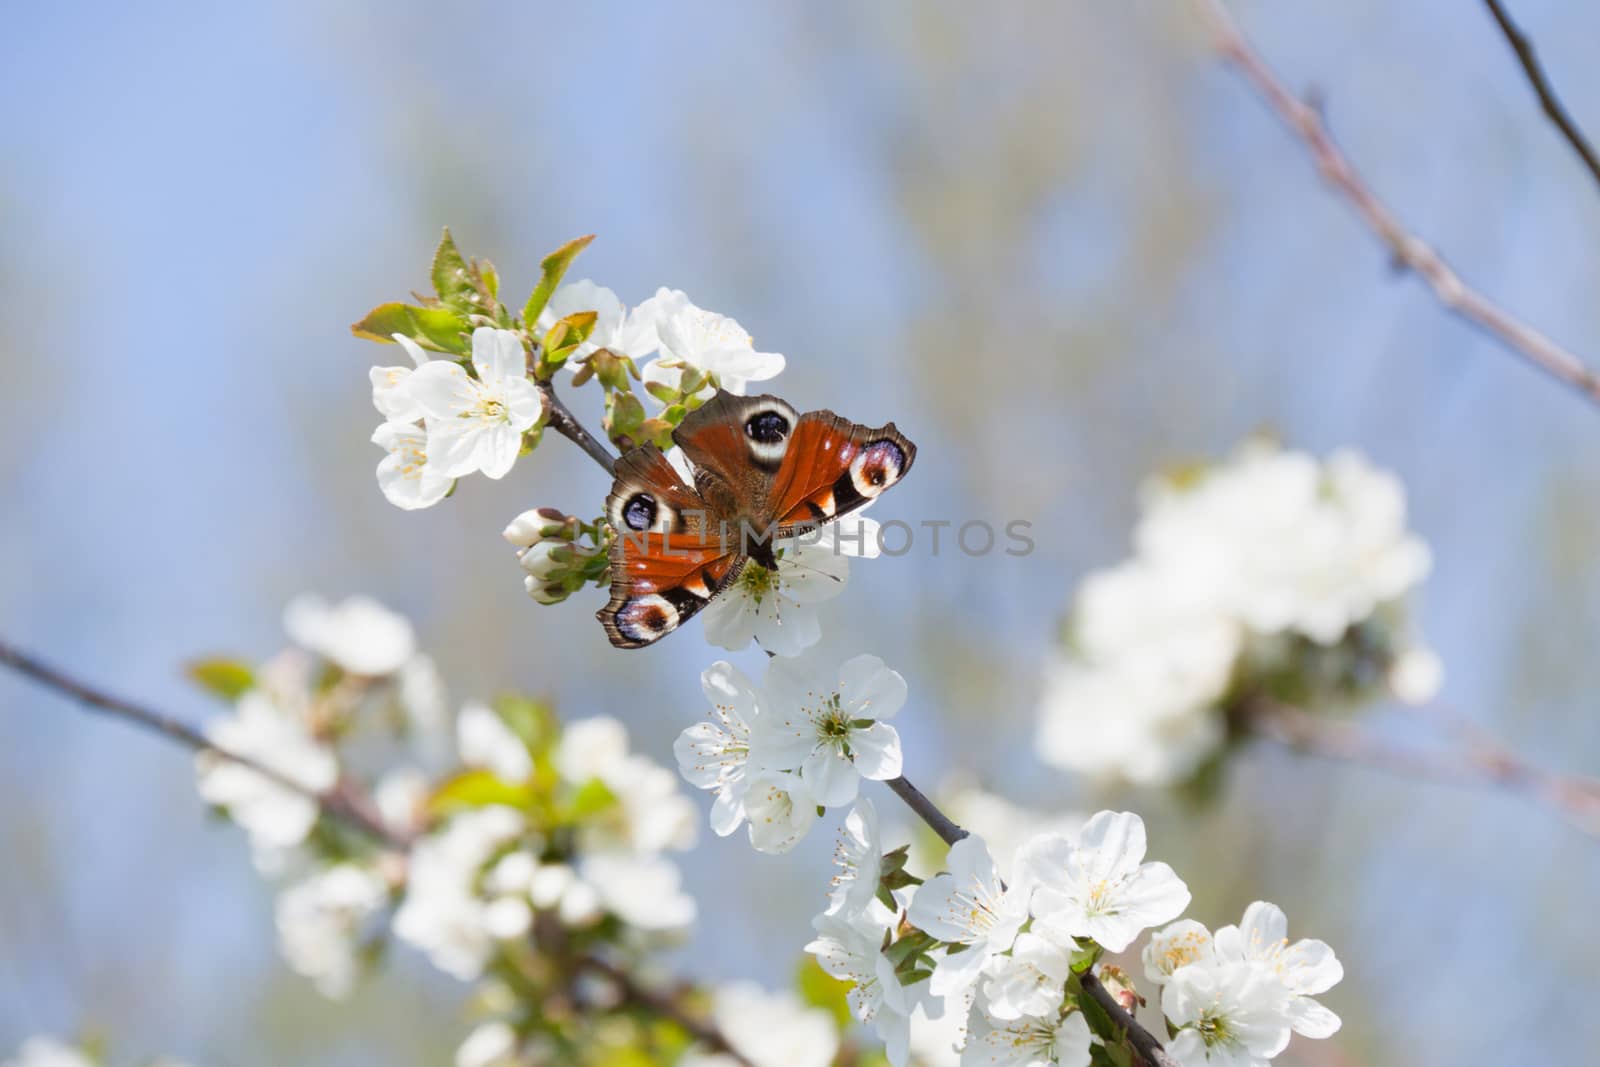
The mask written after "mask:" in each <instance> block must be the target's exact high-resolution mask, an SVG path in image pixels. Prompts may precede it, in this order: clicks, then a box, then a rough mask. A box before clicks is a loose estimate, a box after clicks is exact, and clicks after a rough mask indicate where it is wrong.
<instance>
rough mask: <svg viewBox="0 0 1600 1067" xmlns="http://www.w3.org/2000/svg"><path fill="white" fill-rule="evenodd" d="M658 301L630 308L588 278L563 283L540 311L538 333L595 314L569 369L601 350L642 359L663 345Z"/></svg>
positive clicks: (567, 363) (614, 294) (570, 361)
mask: <svg viewBox="0 0 1600 1067" xmlns="http://www.w3.org/2000/svg"><path fill="white" fill-rule="evenodd" d="M658 307H659V305H658V304H654V303H652V302H651V301H648V300H647V301H645V302H644V303H643V304H641V305H639V306H638V307H637V308H634V309H633V310H632V311H629V310H628V309H627V308H626V307H625V306H624V305H623V303H622V301H621V300H620V299H618V297H617V294H616V293H614V292H612V291H611V290H610V289H607V288H606V287H605V286H603V285H596V284H595V283H594V282H592V281H590V280H589V279H588V278H585V279H583V280H582V281H576V282H568V283H566V284H565V285H562V286H561V287H560V288H559V289H557V290H556V291H555V293H554V294H552V295H551V297H550V302H549V303H547V304H546V305H545V307H544V310H543V311H542V312H540V313H539V326H538V328H539V332H540V333H541V334H543V333H545V332H548V331H549V330H550V328H551V327H552V326H554V325H555V324H556V323H557V322H559V321H560V320H561V319H564V318H566V317H567V316H568V315H575V314H577V313H579V312H583V311H593V312H594V313H595V320H594V329H593V330H592V331H591V332H590V334H589V337H588V339H587V340H585V341H584V342H583V343H582V344H580V345H579V346H578V347H577V349H576V350H575V351H574V352H573V353H572V355H570V356H568V357H567V362H566V366H567V368H568V369H569V370H574V371H575V370H577V369H578V367H579V366H581V365H582V363H583V362H584V361H585V360H587V359H588V358H589V356H590V355H591V354H592V353H594V352H596V351H598V350H599V349H602V348H604V349H607V350H608V351H610V352H612V353H614V354H616V355H618V356H627V357H630V358H632V359H636V360H637V359H643V358H644V357H645V356H648V355H650V354H651V353H652V352H654V351H655V350H656V349H657V348H658V347H659V346H660V343H661V342H660V339H659V338H658V337H657V336H656V312H657V308H658Z"/></svg>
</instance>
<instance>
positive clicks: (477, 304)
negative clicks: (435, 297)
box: [433, 227, 484, 315]
mask: <svg viewBox="0 0 1600 1067" xmlns="http://www.w3.org/2000/svg"><path fill="white" fill-rule="evenodd" d="M433 289H434V292H436V293H438V294H439V299H440V301H442V302H443V303H444V305H445V306H446V307H448V308H452V309H453V310H455V311H458V312H460V313H461V314H463V315H470V314H472V313H473V312H475V311H482V310H484V307H483V294H481V293H480V292H478V285H477V279H476V278H474V277H473V272H472V268H471V267H469V266H467V261H466V260H465V259H464V258H463V257H462V255H461V253H460V252H459V251H458V250H457V249H456V242H455V238H453V237H451V236H450V230H449V228H448V227H446V229H445V231H444V236H443V237H441V238H440V239H439V247H438V248H437V249H435V250H434V253H433Z"/></svg>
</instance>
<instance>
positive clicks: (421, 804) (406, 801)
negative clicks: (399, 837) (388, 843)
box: [372, 767, 433, 835]
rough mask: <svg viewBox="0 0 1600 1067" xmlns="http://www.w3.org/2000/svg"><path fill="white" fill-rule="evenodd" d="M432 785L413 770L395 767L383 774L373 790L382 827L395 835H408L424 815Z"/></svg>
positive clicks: (411, 768) (420, 772) (425, 776)
mask: <svg viewBox="0 0 1600 1067" xmlns="http://www.w3.org/2000/svg"><path fill="white" fill-rule="evenodd" d="M432 791H433V783H432V781H431V780H429V778H428V776H427V775H426V774H424V773H423V772H422V771H420V770H418V769H417V768H415V767H394V768H392V769H390V770H387V771H385V772H384V773H383V776H382V777H381V778H379V779H378V783H377V785H376V786H374V787H373V790H372V802H373V804H374V805H375V806H376V807H377V809H378V818H380V819H381V820H383V825H384V826H386V827H388V828H389V829H390V830H393V831H394V832H395V833H397V834H403V835H409V834H410V833H411V832H412V831H413V830H415V829H416V828H417V827H418V826H419V825H420V824H421V823H422V821H423V819H424V817H425V815H426V813H427V804H428V796H429V794H430V793H431V792H432Z"/></svg>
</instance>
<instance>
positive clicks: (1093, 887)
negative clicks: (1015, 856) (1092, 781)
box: [1024, 811, 1189, 952]
mask: <svg viewBox="0 0 1600 1067" xmlns="http://www.w3.org/2000/svg"><path fill="white" fill-rule="evenodd" d="M1024 854H1025V859H1024V863H1025V864H1026V865H1027V868H1028V871H1029V874H1030V876H1031V877H1032V879H1033V880H1034V884H1035V887H1034V891H1033V914H1034V916H1035V917H1037V918H1038V919H1039V920H1041V921H1042V922H1044V923H1047V924H1049V925H1050V926H1051V927H1052V928H1054V929H1058V930H1060V931H1061V932H1063V933H1065V934H1067V935H1070V936H1072V937H1084V938H1090V939H1092V940H1094V941H1096V942H1098V943H1099V944H1100V945H1101V946H1103V947H1104V948H1105V949H1106V950H1107V951H1108V952H1121V951H1122V950H1123V949H1125V948H1127V947H1128V945H1130V944H1131V943H1132V942H1133V939H1134V938H1136V937H1138V936H1139V933H1140V931H1142V930H1144V929H1146V928H1148V927H1152V926H1158V925H1160V924H1161V923H1164V922H1168V921H1170V920H1172V919H1175V918H1177V917H1178V916H1179V915H1181V914H1183V909H1184V908H1186V907H1188V905H1189V889H1188V887H1187V886H1185V885H1184V884H1183V882H1182V881H1181V880H1179V878H1178V876H1177V875H1176V874H1174V873H1173V871H1172V868H1171V867H1169V866H1167V865H1166V864H1165V863H1142V862H1141V861H1142V860H1143V859H1144V855H1145V832H1144V820H1142V819H1140V818H1139V816H1137V815H1134V814H1131V813H1129V812H1111V811H1102V812H1100V813H1098V814H1096V815H1094V816H1093V817H1092V818H1090V819H1089V821H1088V822H1087V823H1085V824H1084V826H1083V830H1082V831H1081V832H1080V833H1079V835H1078V838H1077V840H1076V841H1073V840H1072V839H1070V838H1067V837H1064V836H1060V835H1054V834H1047V835H1045V836H1043V837H1040V838H1036V839H1035V840H1034V841H1033V842H1030V843H1029V845H1028V846H1027V847H1026V848H1025V850H1024Z"/></svg>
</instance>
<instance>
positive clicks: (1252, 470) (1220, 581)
mask: <svg viewBox="0 0 1600 1067" xmlns="http://www.w3.org/2000/svg"><path fill="white" fill-rule="evenodd" d="M1134 544H1135V552H1134V555H1133V557H1132V558H1130V559H1128V560H1126V561H1124V562H1122V563H1120V564H1118V565H1117V566H1115V567H1112V568H1110V569H1108V570H1103V571H1098V572H1096V573H1093V574H1091V575H1089V576H1088V577H1087V578H1086V579H1084V581H1083V583H1082V585H1081V586H1080V587H1079V589H1078V593H1077V598H1076V601H1075V603H1074V606H1073V611H1072V617H1071V621H1070V624H1069V628H1068V632H1067V640H1066V647H1065V649H1064V650H1063V652H1062V653H1061V654H1060V655H1059V656H1058V657H1057V658H1056V659H1055V661H1054V662H1053V663H1052V664H1051V665H1050V666H1049V667H1048V669H1047V675H1046V680H1045V691H1044V696H1043V700H1042V703H1041V708H1040V722H1039V730H1038V737H1037V741H1038V749H1039V753H1040V755H1041V756H1042V758H1043V759H1045V760H1046V761H1047V762H1049V763H1052V764H1054V765H1056V766H1058V767H1062V768H1064V769H1068V770H1072V771H1076V772H1079V773H1082V774H1086V775H1090V776H1093V777H1098V778H1106V777H1117V778H1123V779H1126V780H1129V781H1132V782H1134V783H1137V784H1141V785H1165V784H1172V783H1176V782H1181V781H1183V780H1185V779H1187V778H1188V777H1189V776H1191V775H1192V774H1194V773H1195V772H1196V771H1197V770H1198V769H1199V768H1200V767H1201V765H1202V764H1203V763H1204V762H1205V761H1206V760H1207V759H1208V758H1209V757H1211V756H1212V755H1213V754H1214V753H1216V752H1218V751H1219V749H1220V747H1221V745H1222V744H1223V741H1224V739H1225V738H1226V736H1227V733H1228V722H1227V717H1228V709H1229V706H1230V705H1234V706H1238V705H1239V704H1240V703H1241V702H1242V701H1243V700H1244V698H1247V697H1250V696H1253V695H1266V696H1270V697H1274V698H1280V699H1287V700H1289V701H1290V702H1292V703H1295V704H1297V705H1301V706H1305V707H1317V706H1322V705H1328V704H1334V703H1339V704H1348V703H1351V702H1353V701H1357V700H1364V699H1370V698H1371V697H1373V696H1376V695H1380V694H1382V693H1384V692H1387V693H1389V694H1391V695H1393V696H1395V697H1397V698H1399V699H1401V700H1404V701H1406V702H1409V703H1424V702H1426V701H1427V700H1429V699H1431V698H1432V696H1433V694H1434V692H1435V691H1436V690H1437V688H1438V685H1439V680H1440V675H1441V671H1440V667H1439V663H1438V659H1437V657H1436V656H1435V655H1434V654H1433V653H1432V652H1431V651H1430V650H1428V649H1427V648H1426V647H1424V646H1423V645H1421V644H1420V642H1419V641H1418V640H1417V638H1416V636H1415V634H1414V632H1413V631H1412V628H1411V626H1410V625H1409V623H1408V619H1407V614H1406V604H1405V600H1406V597H1407V595H1408V594H1409V593H1410V592H1411V591H1412V590H1413V589H1414V588H1415V587H1416V586H1417V585H1418V584H1419V583H1420V582H1421V581H1422V579H1423V578H1424V577H1426V575H1427V573H1428V569H1429V565H1430V558H1429V553H1428V548H1427V546H1426V545H1425V544H1424V543H1423V542H1422V541H1421V540H1420V539H1418V538H1417V537H1416V536H1415V535H1414V534H1412V533H1410V532H1409V531H1408V530H1407V528H1406V510H1405V493H1404V490H1403V489H1402V488H1401V486H1400V484H1399V482H1398V481H1397V480H1396V479H1395V478H1394V477H1393V476H1392V475H1390V474H1388V473H1386V472H1384V471H1381V470H1378V469H1376V468H1375V467H1373V466H1372V465H1371V464H1370V463H1368V462H1367V461H1366V460H1365V459H1363V458H1362V457H1361V456H1359V455H1358V454H1356V453H1354V452H1348V451H1343V452H1336V453H1334V454H1333V455H1332V456H1330V457H1329V458H1328V459H1327V460H1326V461H1318V460H1317V459H1315V458H1314V457H1312V456H1309V455H1306V454H1304V453H1301V452H1291V451H1283V450H1280V449H1279V448H1277V447H1276V446H1274V445H1272V444H1270V443H1267V442H1263V441H1252V442H1249V443H1247V444H1246V445H1245V446H1244V447H1242V448H1241V449H1240V450H1239V452H1238V453H1237V454H1236V455H1235V456H1234V457H1233V458H1232V459H1231V460H1230V461H1228V462H1227V463H1225V464H1221V465H1219V466H1216V467H1211V468H1206V469H1204V470H1200V471H1190V472H1186V473H1184V474H1182V475H1180V476H1173V477H1165V478H1157V479H1154V480H1152V481H1151V482H1150V483H1148V484H1147V485H1146V487H1145V489H1144V492H1143V496H1142V500H1141V515H1140V518H1139V522H1138V525H1137V527H1136V529H1135V532H1134Z"/></svg>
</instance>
